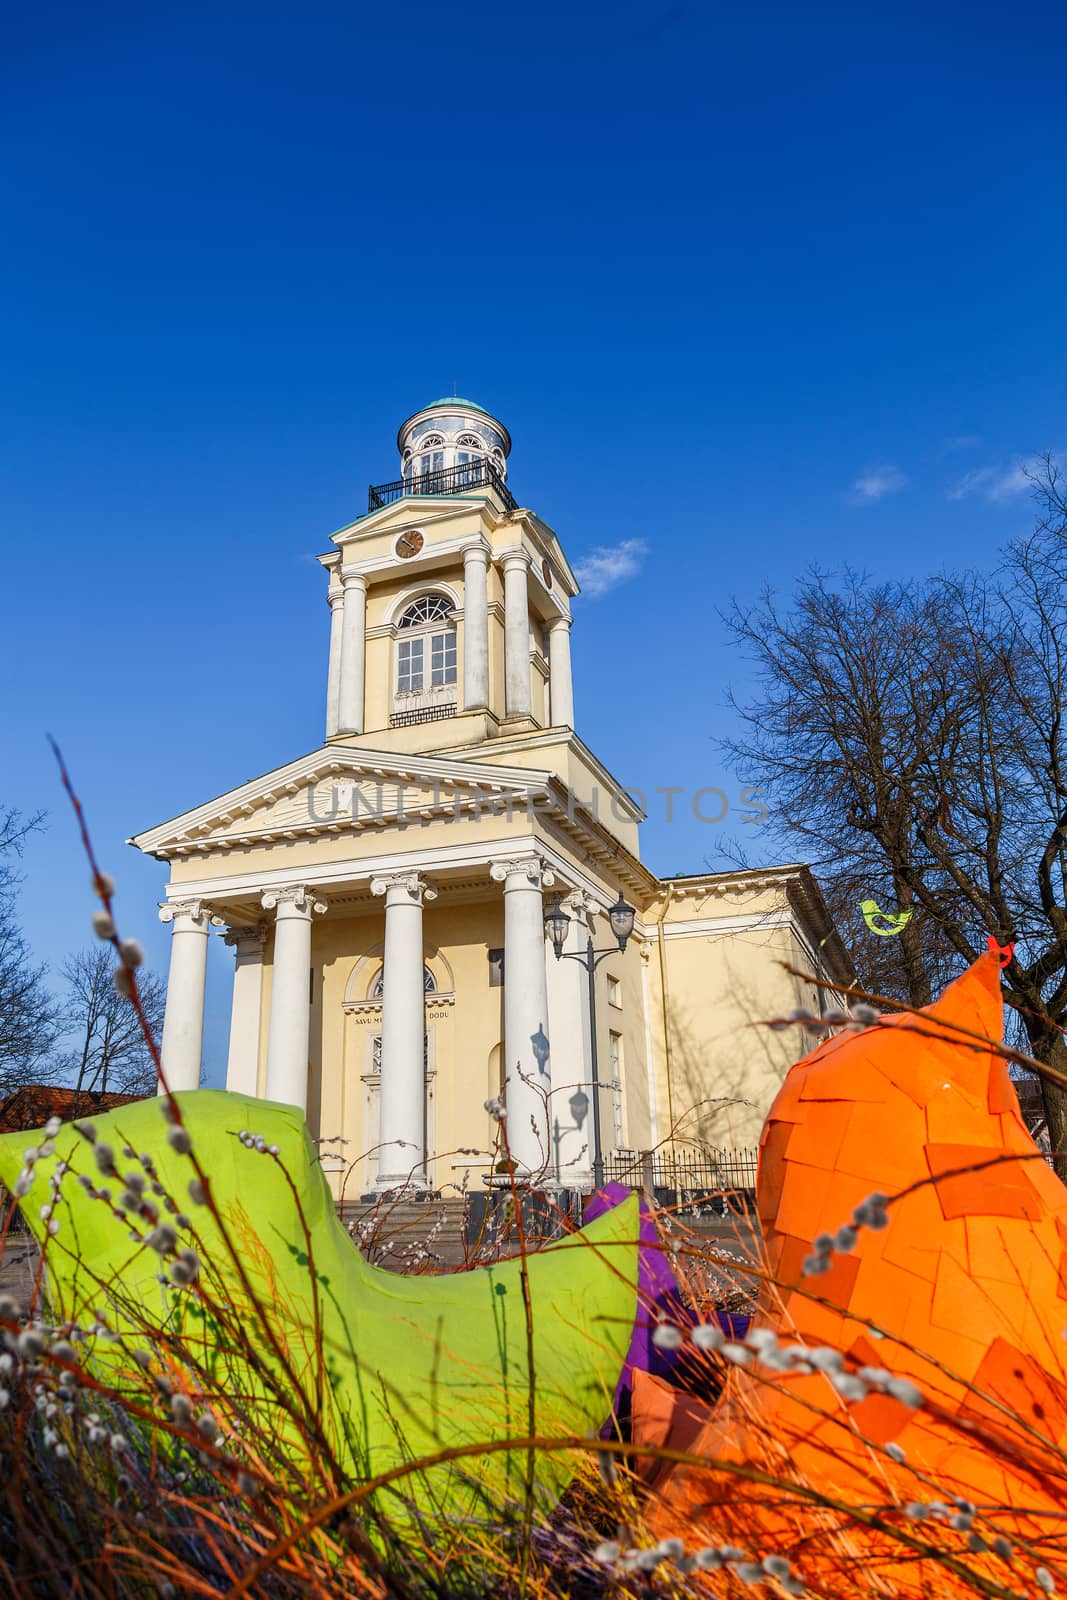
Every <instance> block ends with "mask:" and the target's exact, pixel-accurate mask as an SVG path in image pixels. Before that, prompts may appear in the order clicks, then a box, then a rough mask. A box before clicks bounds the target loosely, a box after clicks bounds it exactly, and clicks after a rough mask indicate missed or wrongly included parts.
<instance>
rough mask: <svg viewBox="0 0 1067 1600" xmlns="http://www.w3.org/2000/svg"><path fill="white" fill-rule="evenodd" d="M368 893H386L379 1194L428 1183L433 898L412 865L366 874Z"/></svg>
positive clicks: (432, 891)
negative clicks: (429, 911) (428, 913)
mask: <svg viewBox="0 0 1067 1600" xmlns="http://www.w3.org/2000/svg"><path fill="white" fill-rule="evenodd" d="M370 888H371V894H375V895H384V896H385V959H384V963H383V965H384V971H383V975H382V1082H381V1089H380V1091H379V1093H380V1101H379V1105H380V1122H379V1134H378V1138H379V1141H380V1145H379V1150H378V1177H377V1181H376V1182H375V1188H376V1190H377V1191H378V1193H379V1194H383V1193H385V1191H386V1190H390V1189H399V1188H403V1187H405V1186H407V1187H414V1188H425V1186H426V1172H425V1168H424V1166H423V1159H424V1155H425V1150H426V1068H425V1062H424V1052H425V1039H426V991H425V988H424V985H423V941H422V903H423V900H424V899H425V900H434V899H436V897H437V891H436V890H435V889H431V888H430V887H429V885H428V884H427V883H426V882H425V880H424V879H423V878H420V876H419V874H418V873H417V872H389V873H385V874H383V876H382V877H380V878H372V879H371V886H370Z"/></svg>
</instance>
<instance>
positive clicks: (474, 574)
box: [463, 545, 489, 711]
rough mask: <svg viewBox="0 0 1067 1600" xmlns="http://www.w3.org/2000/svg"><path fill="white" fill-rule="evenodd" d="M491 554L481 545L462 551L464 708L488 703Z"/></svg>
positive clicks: (471, 546) (471, 709) (473, 707)
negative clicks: (489, 575) (489, 574)
mask: <svg viewBox="0 0 1067 1600" xmlns="http://www.w3.org/2000/svg"><path fill="white" fill-rule="evenodd" d="M488 573H489V553H488V551H487V550H486V549H485V548H484V546H482V545H470V546H469V547H468V548H467V549H466V550H464V552H463V708H464V710H465V711H473V710H481V709H482V708H483V707H486V706H488V704H489V586H488Z"/></svg>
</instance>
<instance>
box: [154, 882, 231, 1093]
mask: <svg viewBox="0 0 1067 1600" xmlns="http://www.w3.org/2000/svg"><path fill="white" fill-rule="evenodd" d="M159 919H160V921H161V922H169V923H171V924H172V928H171V939H170V972H169V974H168V977H167V1009H166V1011H165V1013H164V1017H163V1042H162V1046H161V1051H160V1054H161V1057H162V1062H163V1077H164V1078H165V1079H166V1083H167V1087H168V1089H171V1090H173V1091H177V1090H179V1089H199V1087H200V1058H201V1054H202V1051H203V1045H204V986H205V982H206V979H207V936H208V929H209V927H210V924H211V921H212V917H211V913H210V912H209V911H208V909H207V907H206V906H204V905H203V904H202V902H201V901H199V900H165V901H164V902H163V903H162V905H161V906H160V908H159ZM215 920H217V919H215ZM158 1092H159V1093H162V1092H163V1085H162V1084H160V1085H159V1089H158Z"/></svg>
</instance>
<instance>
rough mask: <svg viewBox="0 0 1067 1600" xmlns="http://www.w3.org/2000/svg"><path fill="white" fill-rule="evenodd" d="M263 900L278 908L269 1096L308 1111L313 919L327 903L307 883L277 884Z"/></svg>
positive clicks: (268, 907)
mask: <svg viewBox="0 0 1067 1600" xmlns="http://www.w3.org/2000/svg"><path fill="white" fill-rule="evenodd" d="M262 904H263V909H264V910H265V911H274V912H275V924H274V966H273V970H272V974H271V989H270V1026H269V1029H268V1032H267V1085H266V1098H267V1099H268V1100H277V1101H279V1102H280V1103H281V1104H282V1105H286V1106H299V1107H300V1110H301V1111H306V1110H307V1100H308V1028H309V1024H310V1021H311V918H312V916H313V915H314V914H318V915H321V914H322V913H323V912H324V911H325V910H326V904H325V901H322V900H317V899H316V898H315V896H314V895H313V894H311V893H310V891H309V890H307V889H305V888H304V887H303V885H301V884H294V885H292V886H291V887H288V888H285V889H271V890H270V891H269V892H268V893H267V894H265V895H264V896H263V902H262Z"/></svg>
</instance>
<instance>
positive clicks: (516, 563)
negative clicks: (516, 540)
mask: <svg viewBox="0 0 1067 1600" xmlns="http://www.w3.org/2000/svg"><path fill="white" fill-rule="evenodd" d="M499 559H500V565H501V567H502V568H503V570H504V572H505V573H508V572H517V571H519V570H520V569H521V570H522V571H524V572H529V570H530V567H531V566H532V564H533V563H532V561H531V559H530V554H529V551H527V550H505V551H503V553H502V554H501V556H500V558H499Z"/></svg>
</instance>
